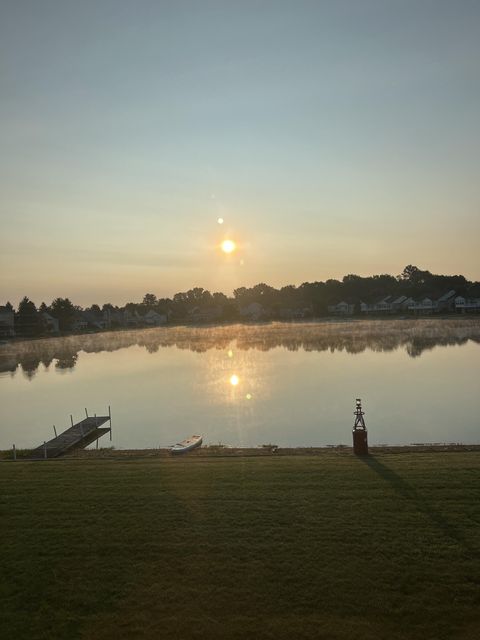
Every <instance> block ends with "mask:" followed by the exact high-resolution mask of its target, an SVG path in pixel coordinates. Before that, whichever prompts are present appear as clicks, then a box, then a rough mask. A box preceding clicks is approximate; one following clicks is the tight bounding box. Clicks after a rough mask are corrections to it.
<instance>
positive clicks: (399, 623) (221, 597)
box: [0, 452, 480, 640]
mask: <svg viewBox="0 0 480 640" xmlns="http://www.w3.org/2000/svg"><path fill="white" fill-rule="evenodd" d="M0 535H1V537H0V540H1V545H2V547H1V556H0V558H1V573H0V636H1V637H2V638H5V640H22V639H23V638H25V639H26V638H28V639H29V640H34V639H37V638H45V639H47V638H48V639H49V640H50V639H54V640H60V639H63V638H66V639H68V640H75V639H77V638H82V639H88V640H107V639H115V640H122V639H127V638H128V639H129V640H130V639H135V638H147V639H150V638H152V639H153V638H155V639H156V638H179V639H181V638H202V639H203V638H205V639H206V640H210V639H217V638H218V639H220V638H222V639H229V638H232V639H235V638H248V639H259V638H272V639H273V638H275V639H278V638H292V639H297V638H299V639H300V638H332V639H345V640H347V639H348V640H355V639H357V640H359V639H373V638H378V639H381V640H383V639H388V640H395V639H407V638H408V639H413V638H419V639H421V640H427V639H432V640H433V639H435V640H439V639H442V638H444V639H448V640H451V639H455V638H472V639H473V638H475V639H476V640H477V639H478V638H480V555H479V552H480V453H479V452H463V453H451V452H449V453H438V452H437V453H428V454H424V453H400V454H396V455H392V454H376V455H375V456H372V457H370V459H368V460H367V461H366V460H361V459H356V458H355V457H353V456H352V455H351V454H349V453H335V452H328V453H325V454H322V455H318V456H302V457H295V456H286V457H275V456H271V457H264V458H238V459H215V458H212V459H210V458H191V459H188V458H179V459H145V460H139V459H132V460H129V459H123V460H115V459H111V460H110V459H107V460H98V459H79V460H63V461H51V462H50V461H49V462H36V463H35V462H17V463H13V462H3V463H0Z"/></svg>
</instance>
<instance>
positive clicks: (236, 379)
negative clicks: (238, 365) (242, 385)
mask: <svg viewBox="0 0 480 640" xmlns="http://www.w3.org/2000/svg"><path fill="white" fill-rule="evenodd" d="M239 382H240V378H239V377H238V376H237V375H236V374H235V373H234V374H233V376H230V384H231V385H232V387H236V386H237V385H238V383H239Z"/></svg>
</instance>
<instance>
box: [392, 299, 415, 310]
mask: <svg viewBox="0 0 480 640" xmlns="http://www.w3.org/2000/svg"><path fill="white" fill-rule="evenodd" d="M412 302H413V298H410V297H407V296H398V297H397V298H394V299H393V300H392V311H393V313H396V312H398V311H404V310H405V309H408V305H410V304H412Z"/></svg>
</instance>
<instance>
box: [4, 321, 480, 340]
mask: <svg viewBox="0 0 480 640" xmlns="http://www.w3.org/2000/svg"><path fill="white" fill-rule="evenodd" d="M455 319H457V320H472V321H475V320H479V319H480V314H478V313H468V314H465V313H451V314H431V313H430V314H425V315H408V316H406V315H400V316H399V315H396V314H392V315H388V316H385V315H367V316H360V315H359V316H319V317H312V318H301V319H292V320H282V319H273V318H272V319H269V320H258V321H255V320H241V319H235V320H225V321H223V322H197V323H195V322H186V323H182V322H171V323H167V324H162V325H158V326H148V325H145V326H138V327H111V328H109V329H102V330H100V329H99V330H97V331H93V330H91V331H63V332H58V333H45V334H40V335H36V336H13V337H9V336H4V337H2V338H1V340H0V345H1V344H3V345H4V346H6V345H10V344H18V343H22V342H34V341H35V340H47V339H50V338H72V337H75V338H77V337H82V336H96V335H103V334H106V335H110V334H112V333H127V332H131V331H148V330H155V329H178V328H192V329H203V328H205V329H212V328H217V327H231V326H235V325H242V326H246V327H256V326H268V325H271V324H288V325H305V324H350V323H351V324H355V323H357V322H365V321H369V320H372V321H375V322H378V321H382V322H383V321H384V322H392V321H398V320H401V321H408V320H410V321H411V320H455Z"/></svg>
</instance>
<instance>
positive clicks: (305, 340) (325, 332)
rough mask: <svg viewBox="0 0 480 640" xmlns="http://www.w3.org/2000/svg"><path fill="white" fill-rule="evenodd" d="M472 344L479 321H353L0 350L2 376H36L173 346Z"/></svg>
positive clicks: (63, 341)
mask: <svg viewBox="0 0 480 640" xmlns="http://www.w3.org/2000/svg"><path fill="white" fill-rule="evenodd" d="M468 340H472V341H475V342H478V343H480V321H478V320H474V319H467V318H465V319H463V318H462V319H461V318H458V317H457V318H453V319H451V320H435V319H432V320H426V319H423V320H414V319H412V320H401V321H395V320H392V321H389V322H384V321H382V320H377V321H375V320H358V321H355V322H345V321H342V322H323V323H321V322H305V323H300V324H295V325H292V324H289V323H282V322H274V323H269V324H261V325H256V326H251V325H250V326H248V325H244V324H236V325H224V326H221V327H169V328H161V327H160V328H157V329H148V330H141V329H138V330H133V331H118V332H111V333H103V334H102V333H94V334H87V335H82V336H68V337H64V338H49V339H43V340H30V341H28V342H13V343H9V344H8V345H0V371H8V372H11V373H14V372H15V371H16V369H17V364H20V365H21V369H22V370H23V371H24V372H26V373H28V375H29V377H32V375H33V374H34V373H35V371H36V370H37V368H38V367H39V365H40V364H41V363H43V364H44V365H45V367H48V366H49V364H50V363H51V362H52V361H53V360H56V363H55V369H56V370H67V369H72V368H73V367H74V366H75V364H76V362H77V358H78V353H79V351H80V350H82V351H84V352H85V353H97V352H99V351H116V350H118V349H125V348H128V347H131V346H133V345H138V346H140V347H145V349H146V350H147V351H148V352H149V353H155V352H156V351H158V350H159V349H160V348H162V347H172V346H175V347H176V348H178V349H187V350H189V351H194V352H197V353H204V352H206V351H208V350H210V349H228V348H230V345H231V343H232V341H235V342H236V348H237V349H239V350H244V351H248V350H250V349H252V350H256V351H269V350H270V349H274V348H276V347H283V348H285V349H288V350H289V351H297V350H299V349H303V350H305V351H326V350H330V351H331V352H335V351H344V352H346V353H350V354H356V353H362V352H363V351H365V350H367V349H370V350H371V351H394V350H395V349H399V348H404V349H405V350H406V352H407V353H408V354H409V355H410V356H411V357H418V356H419V355H421V354H422V353H423V352H424V351H426V350H430V349H433V348H434V347H436V346H447V345H461V344H464V343H465V342H467V341H468Z"/></svg>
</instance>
